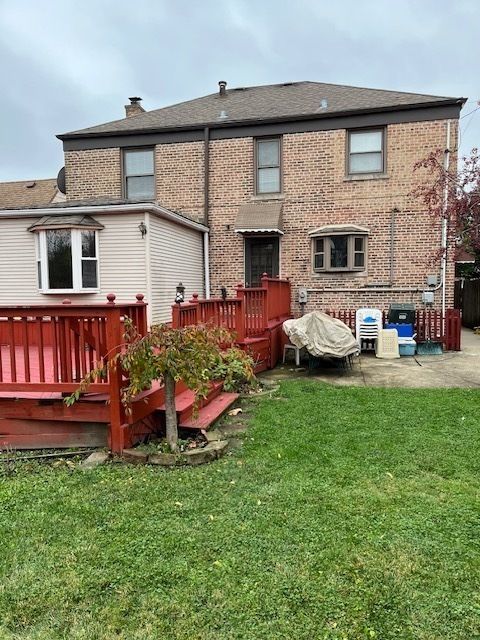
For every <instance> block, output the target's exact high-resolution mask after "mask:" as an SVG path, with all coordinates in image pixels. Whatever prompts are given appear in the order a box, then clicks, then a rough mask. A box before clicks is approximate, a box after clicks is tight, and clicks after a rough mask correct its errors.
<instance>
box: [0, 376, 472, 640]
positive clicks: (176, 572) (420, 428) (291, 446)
mask: <svg viewBox="0 0 480 640" xmlns="http://www.w3.org/2000/svg"><path fill="white" fill-rule="evenodd" d="M479 406H480V405H479V393H478V392H477V391H471V390H443V389H442V390H439V391H436V390H404V389H365V388H335V387H328V386H323V385H320V384H318V383H316V382H315V381H304V382H303V381H295V382H287V383H284V384H283V385H282V386H281V390H280V392H279V393H277V394H276V396H274V397H273V398H271V399H269V398H264V399H262V400H258V401H256V404H255V409H254V410H253V413H252V417H251V427H250V430H249V432H248V434H247V436H246V439H245V445H244V447H243V449H242V450H241V451H239V452H236V453H235V454H234V455H232V456H229V457H227V458H225V459H223V460H220V461H217V462H215V463H213V464H211V465H208V466H206V467H200V468H189V469H186V468H185V469H179V470H173V471H172V470H163V469H158V468H148V467H141V468H140V467H132V466H129V467H127V466H122V465H118V464H111V465H108V466H106V467H102V468H99V469H97V470H95V471H92V472H88V473H85V472H82V471H80V470H78V469H70V468H69V467H67V466H65V467H56V468H55V467H52V466H42V467H40V466H39V467H35V466H32V465H30V466H29V467H22V468H21V469H20V470H18V471H17V473H16V474H15V475H13V476H9V477H2V478H0V638H1V640H3V639H8V638H32V639H33V638H34V639H45V640H55V639H57V638H65V639H67V638H68V639H69V640H70V639H72V640H77V639H80V638H82V639H87V638H88V639H95V640H102V639H106V638H108V639H110V638H117V639H118V638H122V639H125V640H133V639H139V640H140V639H141V640H150V639H155V640H157V639H170V638H177V639H180V638H181V639H185V640H187V639H188V640H192V639H202V640H203V639H213V638H215V639H219V640H228V639H230V638H238V639H240V638H241V639H246V640H250V639H252V640H255V639H257V638H258V639H260V638H262V639H263V638H265V639H277V638H279V639H283V638H285V639H289V640H290V639H294V640H298V639H305V640H316V639H321V638H328V639H330V638H331V639H334V638H335V639H337V638H338V639H343V638H348V639H356V638H365V639H371V638H377V639H379V640H389V639H392V640H402V639H407V638H408V639H412V640H421V639H429V640H433V639H436V640H437V639H438V640H448V639H452V640H461V639H465V640H467V639H468V640H472V639H473V638H479V637H480V590H479V585H480V546H479V545H480V525H479V522H480V509H479V501H478V497H479V488H480V476H479V471H480V457H479V454H480V446H479V445H480V429H479V427H480V411H479ZM0 467H1V466H0Z"/></svg>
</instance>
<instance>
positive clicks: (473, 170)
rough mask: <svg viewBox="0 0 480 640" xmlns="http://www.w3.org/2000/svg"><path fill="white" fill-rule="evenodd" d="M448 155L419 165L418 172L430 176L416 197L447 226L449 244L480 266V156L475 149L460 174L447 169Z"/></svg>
mask: <svg viewBox="0 0 480 640" xmlns="http://www.w3.org/2000/svg"><path fill="white" fill-rule="evenodd" d="M445 153H446V152H445V151H442V150H441V149H438V150H437V151H434V152H432V153H430V154H429V155H428V156H427V157H426V158H424V159H423V160H421V161H420V162H417V163H416V164H415V170H420V169H424V170H426V171H427V174H428V175H427V177H426V178H425V180H424V181H423V182H422V183H421V184H420V185H419V186H417V187H416V188H415V189H414V191H413V195H414V196H415V197H416V198H418V199H419V200H420V201H421V202H422V203H423V205H424V206H425V207H426V209H427V211H428V213H429V214H430V215H431V217H432V218H433V219H435V220H445V221H446V222H447V237H448V239H449V244H450V245H454V246H456V247H457V248H460V247H461V248H463V249H465V250H466V251H468V252H469V253H472V254H473V255H474V256H475V262H476V263H480V154H479V151H478V149H472V151H471V153H470V155H469V156H465V157H463V158H462V160H461V163H460V169H459V170H458V171H456V170H454V169H452V168H450V169H449V170H447V169H446V167H445V162H444V154H445Z"/></svg>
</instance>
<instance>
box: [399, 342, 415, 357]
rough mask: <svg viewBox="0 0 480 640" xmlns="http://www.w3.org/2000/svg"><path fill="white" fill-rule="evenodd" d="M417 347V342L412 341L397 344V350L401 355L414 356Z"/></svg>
mask: <svg viewBox="0 0 480 640" xmlns="http://www.w3.org/2000/svg"><path fill="white" fill-rule="evenodd" d="M416 349H417V344H416V343H415V342H413V341H412V343H410V344H399V345H398V352H399V353H400V355H401V356H414V355H415V351H416Z"/></svg>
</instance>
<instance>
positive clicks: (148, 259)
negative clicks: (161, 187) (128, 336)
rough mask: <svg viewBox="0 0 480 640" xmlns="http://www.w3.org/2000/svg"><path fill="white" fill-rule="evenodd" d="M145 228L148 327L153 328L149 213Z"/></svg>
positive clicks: (146, 212) (146, 216)
mask: <svg viewBox="0 0 480 640" xmlns="http://www.w3.org/2000/svg"><path fill="white" fill-rule="evenodd" d="M144 222H145V226H146V227H147V233H146V235H145V237H144V242H146V245H145V281H146V282H145V284H146V286H147V291H146V295H145V297H146V299H147V300H146V301H147V302H148V306H147V326H148V328H150V327H151V326H152V314H153V308H152V306H153V300H152V255H151V248H150V242H151V240H150V238H151V237H152V229H151V226H150V222H151V220H150V214H149V213H148V211H145V217H144Z"/></svg>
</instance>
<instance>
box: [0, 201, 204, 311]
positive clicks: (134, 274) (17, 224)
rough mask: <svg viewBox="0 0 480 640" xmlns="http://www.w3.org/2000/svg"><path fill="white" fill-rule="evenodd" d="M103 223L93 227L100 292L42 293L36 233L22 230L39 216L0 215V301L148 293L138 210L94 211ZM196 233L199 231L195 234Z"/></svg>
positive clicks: (125, 298) (130, 297) (129, 298)
mask: <svg viewBox="0 0 480 640" xmlns="http://www.w3.org/2000/svg"><path fill="white" fill-rule="evenodd" d="M94 216H95V219H96V220H98V222H100V223H101V224H103V225H104V227H105V228H104V229H102V230H101V231H98V245H99V246H98V253H99V265H98V266H99V283H98V284H99V291H98V292H96V293H82V294H75V293H63V294H44V293H41V292H40V291H39V289H38V266H37V254H36V250H35V236H36V234H35V233H31V232H29V231H27V229H28V227H29V226H30V225H31V224H33V223H34V222H36V221H37V220H38V218H17V219H9V218H5V219H0V305H9V304H11V305H18V304H51V303H55V302H61V301H62V300H64V299H65V298H69V299H71V300H72V302H73V303H82V302H106V296H107V294H108V293H114V294H115V295H116V296H117V300H118V302H135V294H137V293H143V294H145V298H146V297H147V291H146V274H145V248H146V241H145V239H143V238H142V236H141V234H140V231H139V230H138V225H139V224H140V222H141V221H142V220H143V219H144V215H143V214H140V213H138V214H137V213H135V214H133V213H123V214H103V215H102V214H97V213H95V214H94ZM199 235H200V234H199Z"/></svg>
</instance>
